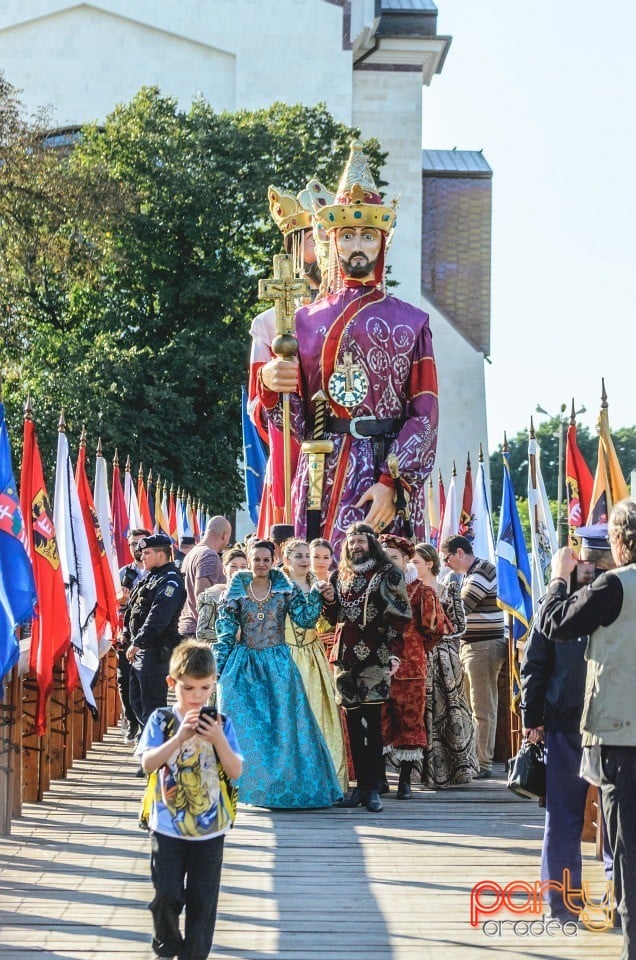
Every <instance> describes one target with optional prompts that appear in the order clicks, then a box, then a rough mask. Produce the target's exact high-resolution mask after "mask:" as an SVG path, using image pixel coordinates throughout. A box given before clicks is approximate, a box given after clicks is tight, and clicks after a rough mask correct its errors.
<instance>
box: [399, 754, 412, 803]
mask: <svg viewBox="0 0 636 960" xmlns="http://www.w3.org/2000/svg"><path fill="white" fill-rule="evenodd" d="M412 769H413V761H412V760H402V762H401V763H400V781H399V783H398V789H397V798H398V800H411V799H412V797H413V792H412V790H411V770H412Z"/></svg>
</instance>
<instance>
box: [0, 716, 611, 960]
mask: <svg viewBox="0 0 636 960" xmlns="http://www.w3.org/2000/svg"><path fill="white" fill-rule="evenodd" d="M134 770H135V762H134V760H133V758H132V756H131V748H129V747H125V746H124V745H123V744H122V743H121V741H120V739H119V736H118V732H117V731H111V732H110V733H109V734H108V735H107V739H106V740H105V741H104V742H103V743H100V744H97V745H96V746H95V747H94V749H93V750H92V751H91V752H90V754H89V757H88V759H87V760H85V761H78V762H77V763H76V765H75V766H74V768H73V769H72V771H71V772H70V774H69V777H68V779H67V780H65V781H57V782H55V783H54V784H53V786H52V789H51V791H50V792H49V793H47V794H46V796H45V800H44V802H43V803H40V804H33V805H26V806H25V808H24V811H23V816H22V818H21V819H20V820H17V821H14V823H13V831H12V835H11V837H9V838H4V839H2V838H0V868H1V869H0V928H1V930H0V957H2V960H27V958H33V960H49V958H50V960H53V958H55V960H147V958H149V957H151V956H152V951H151V949H150V947H149V942H150V914H149V913H148V911H147V910H146V905H147V903H148V901H149V899H150V896H151V886H150V882H149V879H148V842H147V838H146V836H145V834H144V833H143V832H142V831H140V830H139V829H138V828H137V825H136V814H137V809H138V804H139V796H140V793H141V788H142V782H141V781H140V780H137V779H135V777H134ZM499 770H500V771H501V768H499ZM542 821H543V812H542V811H541V810H540V809H539V807H538V806H537V805H536V804H535V803H533V802H530V801H523V800H518V799H517V798H515V797H514V796H513V795H512V794H510V793H509V791H507V790H506V788H505V786H504V785H503V781H502V780H501V779H499V780H497V779H495V780H492V781H481V782H478V783H474V784H469V785H465V786H462V787H458V788H455V789H452V790H448V791H444V792H438V793H433V792H430V791H424V790H421V791H420V790H418V791H417V793H416V797H415V799H414V800H412V801H411V802H410V803H405V802H403V801H402V802H400V801H397V800H395V799H394V798H391V797H389V798H387V799H386V802H385V810H384V813H382V814H379V815H375V816H374V815H372V814H369V813H368V812H367V811H366V810H342V809H341V810H329V811H314V812H307V813H302V812H276V813H270V812H268V811H263V810H257V809H254V808H250V807H241V809H240V814H239V820H238V822H237V826H236V828H235V829H234V830H233V831H232V834H231V835H230V837H229V839H228V842H227V845H226V857H225V868H224V875H223V886H222V891H221V898H220V904H219V918H218V924H217V930H216V936H215V944H214V949H213V952H212V954H211V956H212V957H214V958H217V960H237V958H242V960H272V958H281V960H389V958H390V960H440V958H441V960H447V958H448V960H475V958H479V957H481V956H485V955H486V951H487V952H488V955H489V956H493V957H500V958H503V960H521V958H526V957H537V958H543V960H569V958H577V960H587V958H589V960H592V958H594V960H598V958H599V957H603V958H606V960H612V958H614V957H618V955H619V953H620V943H621V937H620V935H619V934H617V933H613V932H610V933H602V934H601V933H593V932H589V931H587V930H584V929H578V930H576V931H575V933H574V934H573V935H572V936H567V935H565V934H564V933H563V932H561V931H559V932H558V933H557V934H556V935H553V936H550V935H548V934H547V933H543V934H542V935H535V936H530V935H528V934H527V933H524V932H523V931H524V929H527V928H523V927H522V928H520V929H521V931H522V932H521V933H519V928H518V930H517V933H515V932H513V931H511V930H503V931H502V934H501V936H499V935H490V936H488V935H486V933H485V932H484V930H483V929H482V928H481V927H477V928H473V927H471V926H470V923H469V899H470V891H471V888H472V886H473V885H474V884H475V883H477V882H479V881H480V880H486V879H489V880H495V881H497V882H498V883H500V884H501V885H502V886H504V885H505V884H506V883H508V882H510V881H512V880H526V881H529V882H534V881H535V880H536V879H538V874H539V851H540V847H541V836H542ZM585 849H586V851H589V853H588V854H587V856H586V864H585V875H586V877H587V879H588V880H591V881H593V882H594V883H597V882H599V883H600V882H601V881H602V880H603V875H602V868H601V865H600V864H599V863H598V862H597V861H595V860H593V859H592V845H591V844H586V845H585ZM506 916H508V917H510V916H511V915H510V914H506V913H499V914H497V916H496V919H502V918H504V917H506ZM513 919H515V920H519V919H520V918H519V917H513ZM522 919H533V918H525V917H524V918H522ZM488 929H489V930H490V931H491V934H492V930H493V928H492V927H490V928H488ZM535 930H536V927H535Z"/></svg>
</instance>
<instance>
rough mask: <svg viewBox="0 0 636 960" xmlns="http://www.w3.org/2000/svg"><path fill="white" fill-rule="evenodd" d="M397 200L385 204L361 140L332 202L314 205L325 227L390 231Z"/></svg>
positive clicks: (316, 213)
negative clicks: (371, 228)
mask: <svg viewBox="0 0 636 960" xmlns="http://www.w3.org/2000/svg"><path fill="white" fill-rule="evenodd" d="M396 205H397V201H395V200H394V201H393V202H392V203H391V204H390V205H389V206H387V205H385V204H384V203H383V201H382V197H381V196H380V194H379V193H378V188H377V187H376V185H375V181H374V179H373V176H372V174H371V169H370V167H369V161H368V160H367V158H366V156H365V155H364V151H363V149H362V144H361V143H352V144H351V152H350V154H349V159H348V160H347V163H346V166H345V168H344V170H343V172H342V176H341V178H340V183H339V184H338V189H337V191H336V196H335V199H334V201H333V202H332V203H330V204H326V205H324V206H314V216H315V218H316V221H317V222H318V223H319V224H320V226H321V227H324V229H325V230H335V229H336V227H375V228H376V229H377V230H382V231H383V232H384V233H389V232H390V231H391V230H392V229H393V227H394V226H395V220H396Z"/></svg>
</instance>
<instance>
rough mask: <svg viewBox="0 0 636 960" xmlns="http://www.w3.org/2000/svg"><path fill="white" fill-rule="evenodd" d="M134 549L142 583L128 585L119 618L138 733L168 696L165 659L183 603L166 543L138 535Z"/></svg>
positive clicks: (182, 589) (168, 541) (162, 536)
mask: <svg viewBox="0 0 636 960" xmlns="http://www.w3.org/2000/svg"><path fill="white" fill-rule="evenodd" d="M138 548H139V550H140V551H141V559H142V563H143V565H144V568H145V569H146V570H147V571H148V574H147V576H146V577H145V578H144V579H143V580H139V581H138V582H137V583H136V584H135V586H134V587H133V590H132V593H131V595H130V602H129V604H128V607H127V608H126V614H125V616H124V638H125V639H126V638H129V639H130V647H129V648H128V650H127V653H126V656H127V657H128V660H129V661H130V662H131V664H132V670H131V672H130V702H131V704H132V708H133V710H134V711H135V715H136V717H137V719H138V721H139V724H140V726H141V728H142V729H143V727H144V725H145V723H146V721H147V720H148V717H149V716H150V714H151V713H152V711H153V710H156V709H157V707H165V706H166V703H167V696H168V685H167V683H166V676H167V674H168V661H169V660H170V654H171V653H172V651H173V649H174V647H176V645H177V643H178V642H179V632H178V630H177V624H178V622H179V614H180V613H181V607H182V606H183V604H184V601H185V587H184V585H183V578H182V576H181V574H180V573H179V571H178V570H177V568H176V567H175V565H174V563H173V562H172V541H171V539H170V537H167V536H166V535H165V534H163V533H158V534H155V535H154V536H151V537H142V538H141V539H140V540H139V544H138Z"/></svg>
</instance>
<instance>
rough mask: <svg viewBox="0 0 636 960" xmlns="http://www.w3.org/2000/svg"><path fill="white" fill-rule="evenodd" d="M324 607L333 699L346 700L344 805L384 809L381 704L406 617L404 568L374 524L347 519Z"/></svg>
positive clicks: (396, 662)
mask: <svg viewBox="0 0 636 960" xmlns="http://www.w3.org/2000/svg"><path fill="white" fill-rule="evenodd" d="M323 599H324V607H323V611H324V615H325V617H326V619H327V620H328V621H329V623H331V624H332V625H333V626H335V628H336V629H335V634H334V646H333V649H332V651H331V657H330V659H331V661H332V662H333V664H334V679H335V683H336V702H337V703H338V705H339V706H342V707H344V710H345V716H346V720H347V732H348V734H349V744H350V747H351V757H352V759H353V765H354V768H355V773H356V781H357V786H356V788H355V789H354V790H353V792H352V794H351V796H350V797H348V798H347V799H346V800H344V801H343V804H342V805H343V806H345V807H359V806H361V805H363V804H364V805H365V806H366V808H367V810H369V811H370V812H371V813H379V812H380V811H381V810H382V802H381V800H380V795H379V793H378V785H379V782H380V780H381V778H382V774H383V771H384V762H383V758H382V705H383V704H384V703H386V701H387V700H388V697H389V691H390V685H391V677H392V676H393V674H394V673H395V671H396V670H397V668H398V666H399V659H398V657H397V656H396V653H395V648H396V647H398V646H399V644H400V640H401V636H402V631H403V630H404V627H405V625H406V624H407V623H408V622H409V620H410V619H411V606H410V603H409V598H408V595H407V592H406V583H405V581H404V574H403V573H402V572H401V571H400V570H398V568H397V567H396V566H395V565H394V564H393V563H391V561H390V560H389V559H388V558H387V557H386V555H385V554H384V551H383V550H382V547H381V546H380V544H379V543H378V541H377V539H376V537H375V535H374V533H373V528H372V527H370V526H369V525H368V524H366V523H353V524H352V525H351V526H350V527H349V529H348V530H347V535H346V538H345V543H344V549H343V553H342V559H341V561H340V564H339V566H338V569H337V570H336V571H334V573H333V574H332V575H331V578H330V583H329V586H328V588H327V589H325V590H324V592H323Z"/></svg>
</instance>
